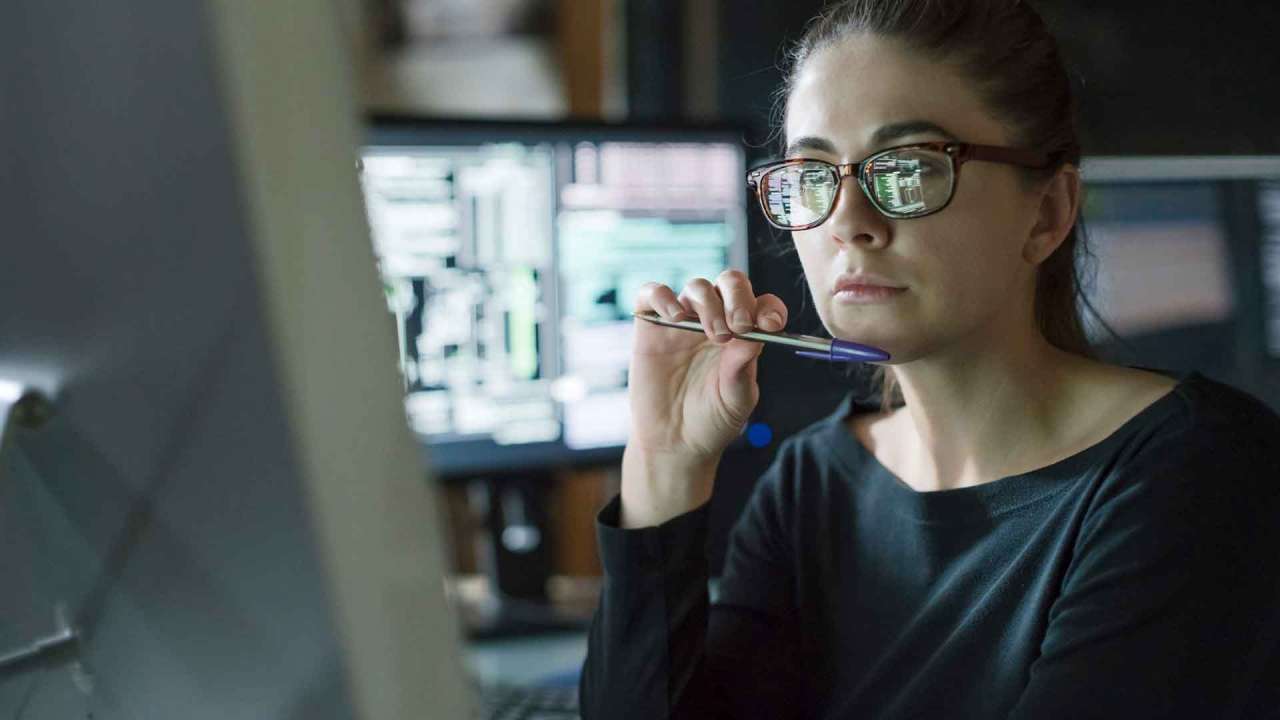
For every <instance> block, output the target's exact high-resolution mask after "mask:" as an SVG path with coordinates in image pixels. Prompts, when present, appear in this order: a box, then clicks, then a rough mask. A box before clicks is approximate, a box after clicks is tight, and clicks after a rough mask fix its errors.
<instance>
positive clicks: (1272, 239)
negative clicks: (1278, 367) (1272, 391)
mask: <svg viewBox="0 0 1280 720" xmlns="http://www.w3.org/2000/svg"><path fill="white" fill-rule="evenodd" d="M1257 194H1258V219H1259V226H1260V227H1259V239H1260V241H1261V244H1260V253H1259V260H1260V262H1259V267H1260V268H1261V270H1262V291H1263V308H1264V315H1263V328H1264V337H1265V343H1266V350H1267V356H1268V357H1269V358H1270V359H1271V360H1273V361H1278V362H1280V178H1276V179H1270V180H1267V181H1264V182H1260V183H1258V189H1257Z"/></svg>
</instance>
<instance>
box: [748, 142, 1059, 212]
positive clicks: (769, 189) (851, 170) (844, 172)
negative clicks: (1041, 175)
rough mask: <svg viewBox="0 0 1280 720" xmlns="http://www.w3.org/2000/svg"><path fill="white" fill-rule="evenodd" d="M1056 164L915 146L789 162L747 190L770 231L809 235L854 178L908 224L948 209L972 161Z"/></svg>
mask: <svg viewBox="0 0 1280 720" xmlns="http://www.w3.org/2000/svg"><path fill="white" fill-rule="evenodd" d="M1052 159H1053V158H1052V156H1050V155H1049V154H1047V153H1041V152H1033V151H1030V150H1018V149H1014V148H1005V147H996V146H993V145H974V144H972V143H956V142H927V143H914V144H911V145H899V146H897V147H891V148H888V149H886V150H881V151H880V152H877V153H875V154H873V155H871V156H870V157H868V158H866V159H865V160H861V161H859V162H854V163H848V164H845V165H836V164H833V163H829V162H826V161H825V160H811V159H805V158H800V159H795V160H783V161H781V162H776V163H772V164H769V165H765V166H764V167H759V168H756V169H755V170H752V171H751V172H749V173H747V184H748V185H750V186H751V188H752V189H754V190H755V192H756V197H758V198H759V199H760V208H761V209H762V210H763V211H764V216H765V219H767V220H768V221H769V224H770V225H773V226H774V227H776V228H778V229H779V230H808V229H809V228H812V227H817V226H818V225H821V224H822V223H823V222H825V221H826V220H827V218H829V217H831V211H832V210H833V209H834V208H835V206H836V201H837V200H838V199H839V197H840V188H841V186H842V184H843V181H844V178H846V177H849V176H850V175H852V176H854V177H855V178H857V180H858V187H860V188H862V192H863V194H865V195H866V196H867V199H869V200H870V201H871V204H872V206H874V207H875V209H876V210H878V211H880V213H881V214H883V215H884V216H886V217H890V218H894V219H900V220H905V219H914V218H920V217H924V216H926V215H932V214H933V213H936V212H938V211H939V210H942V209H943V208H945V207H946V206H947V205H948V204H949V203H950V202H951V198H952V197H954V196H955V194H956V184H957V181H958V179H959V177H960V167H961V166H962V165H964V163H966V162H968V161H970V160H985V161H987V162H998V163H1006V164H1009V165H1020V166H1022V167H1029V168H1036V169H1042V168H1046V167H1048V166H1049V164H1050V162H1051V160H1052Z"/></svg>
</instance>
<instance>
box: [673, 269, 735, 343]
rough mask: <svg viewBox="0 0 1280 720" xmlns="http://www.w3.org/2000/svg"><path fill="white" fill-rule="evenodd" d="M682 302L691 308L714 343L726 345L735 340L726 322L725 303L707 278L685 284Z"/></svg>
mask: <svg viewBox="0 0 1280 720" xmlns="http://www.w3.org/2000/svg"><path fill="white" fill-rule="evenodd" d="M679 299H680V302H681V304H682V305H684V306H685V307H691V308H692V309H693V312H694V313H696V314H697V316H698V319H699V320H700V321H701V322H702V330H703V332H705V333H706V334H707V337H708V338H710V339H711V340H712V341H713V342H719V343H724V342H728V341H730V340H732V339H733V336H732V335H730V333H729V325H728V323H726V322H725V316H724V301H722V300H721V299H720V293H718V292H716V288H715V286H714V285H712V284H711V281H709V280H707V279H706V278H694V279H692V280H690V281H689V282H687V283H685V286H684V289H683V290H681V291H680V298H679Z"/></svg>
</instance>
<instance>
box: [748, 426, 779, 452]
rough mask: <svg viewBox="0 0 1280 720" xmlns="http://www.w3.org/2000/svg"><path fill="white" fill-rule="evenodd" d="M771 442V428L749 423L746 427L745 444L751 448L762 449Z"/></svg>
mask: <svg viewBox="0 0 1280 720" xmlns="http://www.w3.org/2000/svg"><path fill="white" fill-rule="evenodd" d="M772 440H773V428H770V427H769V426H768V425H766V424H764V423H760V422H758V423H751V424H750V425H748V426H747V442H749V443H751V447H758V448H759V447H764V446H765V445H768V444H769V443H770V441H772Z"/></svg>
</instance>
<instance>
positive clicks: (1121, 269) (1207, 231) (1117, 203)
mask: <svg viewBox="0 0 1280 720" xmlns="http://www.w3.org/2000/svg"><path fill="white" fill-rule="evenodd" d="M1085 198H1086V199H1085V205H1084V208H1083V211H1082V213H1083V215H1084V218H1085V223H1086V227H1087V233H1088V237H1089V241H1090V243H1091V249H1092V250H1093V253H1094V254H1095V255H1096V256H1097V260H1098V262H1097V274H1096V287H1095V288H1094V289H1093V294H1092V296H1091V301H1092V302H1093V304H1094V307H1095V308H1097V310H1098V311H1099V312H1100V313H1101V314H1102V316H1103V318H1104V319H1105V320H1106V321H1107V323H1108V324H1109V325H1111V327H1112V328H1113V329H1114V330H1115V331H1116V332H1117V333H1119V334H1120V335H1121V336H1122V337H1125V338H1132V337H1135V336H1142V335H1146V334H1151V333H1158V332H1161V331H1165V330H1169V329H1173V328H1185V327H1190V326H1197V325H1212V324H1216V323H1224V322H1229V321H1230V320H1231V318H1232V317H1233V315H1234V312H1235V293H1234V288H1233V279H1232V277H1231V258H1230V252H1229V247H1228V241H1227V236H1226V233H1227V230H1226V228H1225V227H1224V223H1223V210H1222V208H1221V206H1220V205H1221V203H1220V201H1219V193H1218V185H1217V184H1216V183H1214V182H1211V181H1207V180H1206V181H1199V182H1195V181H1180V182H1137V181H1132V180H1130V181H1125V182H1106V183H1103V182H1098V183H1092V184H1089V185H1087V186H1086V195H1085ZM1089 319H1092V318H1091V317H1090V318H1089ZM1089 331H1090V337H1091V339H1092V340H1094V341H1099V340H1103V339H1104V338H1105V335H1104V334H1103V331H1102V329H1101V328H1100V327H1099V326H1097V325H1096V324H1091V325H1089Z"/></svg>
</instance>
